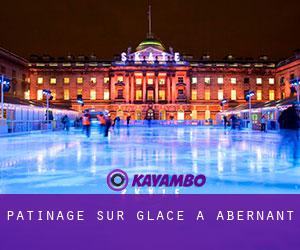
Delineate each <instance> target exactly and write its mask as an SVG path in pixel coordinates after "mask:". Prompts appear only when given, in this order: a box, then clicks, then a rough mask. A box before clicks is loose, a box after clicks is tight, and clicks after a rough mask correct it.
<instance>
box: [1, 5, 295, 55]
mask: <svg viewBox="0 0 300 250" xmlns="http://www.w3.org/2000/svg"><path fill="white" fill-rule="evenodd" d="M299 10H300V1H299V0H285V1H279V0H272V1H271V0H227V1H225V0H222V1H221V0H215V1H214V0H206V1H202V0H152V18H153V32H154V34H155V36H156V37H157V38H159V39H160V40H161V41H162V42H163V43H164V45H166V46H171V47H173V48H174V50H175V51H178V52H180V53H181V54H192V55H194V56H195V57H196V58H197V57H200V56H201V55H203V54H205V53H208V54H210V55H211V56H212V57H214V58H223V57H224V56H225V55H228V54H233V55H234V56H237V57H258V56H260V55H263V54H266V55H268V56H269V57H270V58H272V59H276V60H277V59H280V58H286V57H289V56H291V55H292V54H293V51H294V50H296V49H299V48H300V12H299ZM147 22H148V20H147V0H110V1H103V0H59V1H58V0H40V1H38V0H26V1H24V0H22V1H20V0H18V1H12V0H10V1H4V0H3V1H1V15H0V24H1V38H0V46H1V47H4V48H6V49H8V50H10V51H12V52H14V53H16V54H18V55H21V56H24V57H26V58H28V57H29V55H31V54H39V55H43V54H50V55H53V56H65V55H68V54H73V55H79V54H85V55H91V54H95V55H97V56H98V57H99V58H101V59H112V58H113V56H114V55H115V54H120V53H121V52H122V51H125V50H126V49H127V47H130V46H131V47H132V48H135V47H136V46H137V45H138V43H139V42H140V41H141V40H143V39H144V38H145V37H146V33H147V29H148V25H147Z"/></svg>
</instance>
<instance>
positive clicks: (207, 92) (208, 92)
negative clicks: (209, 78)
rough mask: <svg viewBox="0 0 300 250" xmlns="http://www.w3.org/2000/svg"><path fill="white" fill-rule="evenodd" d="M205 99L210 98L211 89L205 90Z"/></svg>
mask: <svg viewBox="0 0 300 250" xmlns="http://www.w3.org/2000/svg"><path fill="white" fill-rule="evenodd" d="M204 99H205V100H207V101H208V100H210V90H208V89H207V90H205V92H204Z"/></svg>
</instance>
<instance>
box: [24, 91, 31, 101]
mask: <svg viewBox="0 0 300 250" xmlns="http://www.w3.org/2000/svg"><path fill="white" fill-rule="evenodd" d="M24 99H25V100H30V90H27V91H25V92H24Z"/></svg>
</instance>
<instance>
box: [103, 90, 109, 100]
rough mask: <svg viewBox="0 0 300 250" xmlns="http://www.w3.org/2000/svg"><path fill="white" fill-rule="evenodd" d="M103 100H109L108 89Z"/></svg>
mask: <svg viewBox="0 0 300 250" xmlns="http://www.w3.org/2000/svg"><path fill="white" fill-rule="evenodd" d="M103 99H104V100H109V90H108V89H105V90H104V94H103Z"/></svg>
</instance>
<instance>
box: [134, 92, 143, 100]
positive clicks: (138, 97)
mask: <svg viewBox="0 0 300 250" xmlns="http://www.w3.org/2000/svg"><path fill="white" fill-rule="evenodd" d="M135 99H136V100H138V101H140V100H142V90H136V91H135Z"/></svg>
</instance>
